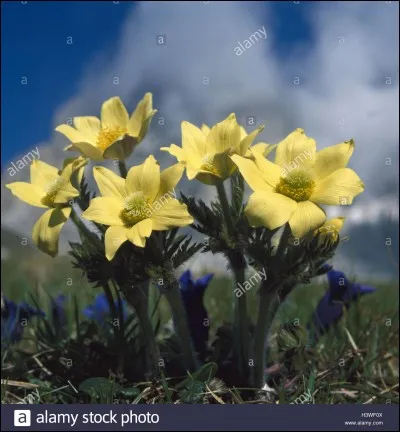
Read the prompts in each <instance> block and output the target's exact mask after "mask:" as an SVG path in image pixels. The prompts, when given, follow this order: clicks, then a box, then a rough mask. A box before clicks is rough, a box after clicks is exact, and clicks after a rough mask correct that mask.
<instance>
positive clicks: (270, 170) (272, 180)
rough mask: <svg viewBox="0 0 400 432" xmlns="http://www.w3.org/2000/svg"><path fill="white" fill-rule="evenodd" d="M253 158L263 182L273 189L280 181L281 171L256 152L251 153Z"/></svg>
mask: <svg viewBox="0 0 400 432" xmlns="http://www.w3.org/2000/svg"><path fill="white" fill-rule="evenodd" d="M253 156H254V160H255V162H256V165H257V167H258V169H259V170H260V173H261V175H262V177H263V179H264V180H265V182H266V183H267V184H269V185H270V186H271V187H275V186H276V185H277V184H278V183H279V181H280V179H281V176H282V169H281V168H280V167H279V165H277V164H274V163H273V162H271V161H269V160H268V159H266V158H265V157H264V156H263V155H262V154H260V153H258V152H253Z"/></svg>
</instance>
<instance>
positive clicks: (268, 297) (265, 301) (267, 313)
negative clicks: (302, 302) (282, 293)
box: [252, 287, 280, 388]
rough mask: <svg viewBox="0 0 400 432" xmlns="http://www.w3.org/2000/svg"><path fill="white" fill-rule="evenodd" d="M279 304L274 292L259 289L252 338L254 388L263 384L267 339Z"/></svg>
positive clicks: (263, 288) (262, 288)
mask: <svg viewBox="0 0 400 432" xmlns="http://www.w3.org/2000/svg"><path fill="white" fill-rule="evenodd" d="M279 304H280V302H279V297H278V295H277V294H276V292H275V291H269V290H268V291H267V289H266V287H261V292H260V305H259V309H258V317H257V324H256V332H255V336H254V369H253V379H252V385H253V386H254V388H261V387H262V386H263V385H264V384H265V383H264V375H265V368H266V346H267V338H268V333H269V330H270V327H271V324H272V321H273V320H274V317H275V314H276V311H277V310H278V307H279Z"/></svg>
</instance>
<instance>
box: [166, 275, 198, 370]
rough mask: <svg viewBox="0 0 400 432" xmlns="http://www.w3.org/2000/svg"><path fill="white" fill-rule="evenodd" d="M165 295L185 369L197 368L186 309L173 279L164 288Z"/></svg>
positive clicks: (177, 285) (176, 283)
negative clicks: (179, 343)
mask: <svg viewBox="0 0 400 432" xmlns="http://www.w3.org/2000/svg"><path fill="white" fill-rule="evenodd" d="M165 296H166V298H167V300H168V303H169V305H170V308H171V311H172V314H173V320H174V325H175V330H176V333H177V335H178V337H179V340H180V342H181V348H182V355H183V361H184V364H185V368H186V370H187V371H189V372H192V371H194V370H196V368H197V362H196V357H195V355H194V350H193V344H192V339H191V337H190V332H189V327H188V322H187V317H186V311H185V308H184V307H183V303H182V298H181V293H180V290H179V284H178V282H177V281H176V280H174V281H173V282H172V283H171V284H170V285H169V286H168V287H166V289H165Z"/></svg>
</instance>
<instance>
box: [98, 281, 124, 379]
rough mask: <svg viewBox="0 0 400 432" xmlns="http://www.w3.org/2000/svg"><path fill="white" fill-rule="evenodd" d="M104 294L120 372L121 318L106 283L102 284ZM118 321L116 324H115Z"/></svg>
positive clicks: (121, 352) (119, 371)
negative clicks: (109, 312)
mask: <svg viewBox="0 0 400 432" xmlns="http://www.w3.org/2000/svg"><path fill="white" fill-rule="evenodd" d="M103 290H104V294H105V295H106V297H107V302H108V305H109V307H110V311H111V316H112V323H111V325H112V328H113V333H114V342H115V345H116V347H117V356H118V364H117V374H121V373H122V372H123V368H124V353H123V349H122V347H123V346H124V345H123V344H121V342H122V341H123V337H121V320H120V315H119V311H118V309H117V308H116V307H115V303H114V298H113V295H112V292H111V288H110V286H109V285H108V283H105V284H104V285H103ZM116 323H118V325H115V324H116Z"/></svg>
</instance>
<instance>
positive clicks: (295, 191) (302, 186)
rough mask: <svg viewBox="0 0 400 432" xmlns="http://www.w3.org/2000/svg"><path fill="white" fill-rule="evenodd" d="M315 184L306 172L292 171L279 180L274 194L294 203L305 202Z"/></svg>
mask: <svg viewBox="0 0 400 432" xmlns="http://www.w3.org/2000/svg"><path fill="white" fill-rule="evenodd" d="M314 186H315V183H314V181H313V179H312V178H311V176H310V174H308V173H307V172H306V171H301V170H294V171H292V172H290V173H289V174H288V175H287V176H286V177H282V178H281V179H280V182H279V184H278V185H277V186H276V188H275V192H277V193H280V194H282V195H285V196H287V197H289V198H292V199H293V200H294V201H297V202H299V201H307V200H308V199H309V198H310V196H311V194H312V193H313V190H314Z"/></svg>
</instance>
